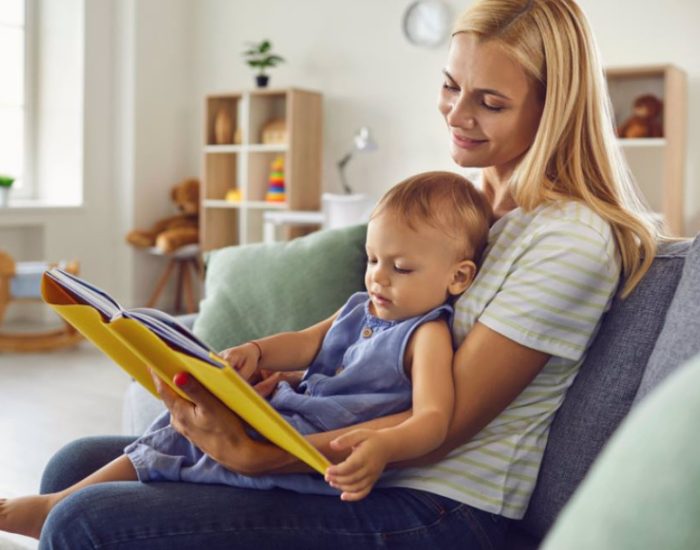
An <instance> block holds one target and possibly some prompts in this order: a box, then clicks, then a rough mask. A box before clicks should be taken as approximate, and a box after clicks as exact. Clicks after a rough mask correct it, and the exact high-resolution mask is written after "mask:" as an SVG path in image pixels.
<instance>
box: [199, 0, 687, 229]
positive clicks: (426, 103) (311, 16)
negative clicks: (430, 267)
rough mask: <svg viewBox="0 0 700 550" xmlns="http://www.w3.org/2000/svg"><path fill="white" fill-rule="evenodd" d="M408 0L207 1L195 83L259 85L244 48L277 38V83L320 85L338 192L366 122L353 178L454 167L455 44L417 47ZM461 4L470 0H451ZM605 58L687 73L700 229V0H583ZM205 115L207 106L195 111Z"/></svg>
mask: <svg viewBox="0 0 700 550" xmlns="http://www.w3.org/2000/svg"><path fill="white" fill-rule="evenodd" d="M410 3H411V0H392V1H376V0H355V1H354V2H339V1H337V0H297V1H295V2H293V3H292V2H289V1H288V0H236V2H230V1H228V0H201V1H199V2H198V9H197V10H196V16H197V19H196V24H197V27H196V33H197V38H196V41H197V43H196V47H197V58H196V63H195V68H196V73H195V75H196V78H195V80H196V82H197V93H198V96H199V97H202V96H203V95H204V94H205V93H208V92H212V91H221V90H236V89H241V88H248V87H250V86H251V85H252V72H251V70H250V69H249V68H248V67H247V66H246V65H245V64H244V62H243V60H242V59H241V56H240V55H239V54H240V52H241V51H242V50H243V43H244V42H245V41H248V40H256V41H258V40H260V39H262V38H269V39H271V40H272V42H273V44H274V47H275V49H276V50H278V53H280V54H281V55H283V56H284V57H286V58H287V60H288V62H287V63H286V64H283V65H281V66H279V67H278V68H275V69H273V70H272V72H271V74H272V79H271V81H272V82H271V84H272V85H273V86H275V87H277V86H280V87H283V86H290V85H294V86H299V87H309V88H314V89H318V90H320V91H322V92H323V94H324V97H325V104H324V108H325V128H324V130H325V142H324V145H325V151H324V155H325V161H324V186H325V188H326V189H332V190H338V189H339V187H338V176H337V171H336V168H335V165H334V162H335V161H337V160H338V159H339V158H340V157H341V156H342V155H343V154H344V153H345V148H346V147H348V145H349V141H350V139H351V136H352V134H353V132H354V130H355V129H356V128H357V127H359V126H362V125H369V126H370V127H372V129H373V130H374V131H375V134H376V139H377V142H378V143H379V150H378V151H377V152H375V153H372V154H367V155H364V156H362V157H359V156H358V157H356V158H355V159H354V160H353V161H352V163H350V164H349V165H348V177H349V179H350V181H351V183H352V185H354V186H355V187H356V188H357V189H359V190H362V191H368V192H372V193H375V194H380V193H381V192H382V191H384V190H385V189H387V188H388V187H389V186H390V185H392V184H393V183H395V182H397V181H398V180H400V179H402V178H403V177H404V176H406V175H409V174H411V173H414V172H417V171H421V170H428V169H440V168H444V169H451V170H455V169H456V167H455V165H454V164H453V163H452V162H451V160H450V158H449V156H448V155H447V141H446V139H447V136H446V132H445V131H444V127H443V123H442V121H441V120H440V117H439V116H438V113H437V109H436V99H437V94H438V90H439V86H440V83H441V81H440V78H441V75H440V69H441V68H442V66H443V63H444V59H445V53H446V48H447V45H445V46H443V47H441V48H438V49H436V50H425V49H419V48H416V47H414V46H411V45H410V44H408V43H407V42H406V40H405V39H404V38H403V36H402V33H401V19H402V15H403V12H404V10H405V9H406V7H407V6H408V5H409V4H410ZM448 4H449V5H450V6H451V8H452V10H453V12H454V13H455V14H457V13H458V12H459V11H461V10H462V9H463V8H465V7H466V6H467V5H468V2H466V1H459V0H448ZM581 6H582V7H583V9H584V10H585V12H586V13H587V14H588V16H589V19H590V21H591V25H592V27H593V29H594V32H595V33H596V36H597V38H598V42H599V47H600V49H601V52H602V54H603V60H604V63H605V64H606V65H611V66H612V65H614V66H619V65H636V64H657V63H673V64H676V65H679V66H680V67H682V68H684V69H685V70H686V71H687V72H688V81H689V95H688V97H689V113H688V114H689V135H688V168H687V185H686V189H687V191H686V196H687V200H686V213H687V219H688V220H689V221H690V222H691V223H690V228H689V232H697V231H698V230H700V186H698V179H700V173H699V170H700V168H699V167H698V166H697V161H696V160H695V159H694V158H693V157H694V155H693V154H692V152H693V151H697V150H698V149H699V148H700V108H699V107H700V82H699V79H700V56H698V55H697V52H698V51H700V38H699V35H698V32H697V24H698V22H699V21H700V3H699V2H696V1H695V0H672V1H667V2H655V3H651V4H649V5H647V4H645V6H644V7H643V8H641V7H640V5H639V3H638V2H635V1H633V0H615V1H614V2H610V1H609V0H581ZM199 113H201V109H200V111H199Z"/></svg>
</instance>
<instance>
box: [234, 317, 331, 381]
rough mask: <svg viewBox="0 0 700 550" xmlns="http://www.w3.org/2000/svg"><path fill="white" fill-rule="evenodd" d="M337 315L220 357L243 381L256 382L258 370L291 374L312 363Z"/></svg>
mask: <svg viewBox="0 0 700 550" xmlns="http://www.w3.org/2000/svg"><path fill="white" fill-rule="evenodd" d="M337 315H338V312H336V313H334V314H333V315H332V316H330V317H329V318H328V319H325V320H323V321H321V322H320V323H316V324H315V325H313V326H310V327H308V328H306V329H304V330H300V331H296V332H280V333H278V334H273V335H272V336H267V337H265V338H261V339H260V340H255V343H252V342H246V343H245V344H241V345H240V346H235V347H233V348H228V349H225V350H224V351H222V352H221V357H223V358H224V359H225V360H226V361H227V362H228V363H229V364H230V365H231V366H232V367H233V368H234V369H236V370H237V371H238V372H239V373H240V374H241V376H243V378H245V379H246V380H248V381H249V382H251V383H255V382H257V381H258V377H259V372H260V369H267V370H271V371H293V370H299V369H305V368H306V367H308V366H309V364H310V363H311V362H312V361H313V360H314V357H316V354H317V353H318V350H319V348H320V347H321V342H323V338H324V337H325V336H326V333H327V332H328V329H330V327H331V325H332V324H333V321H334V320H335V318H336V317H337Z"/></svg>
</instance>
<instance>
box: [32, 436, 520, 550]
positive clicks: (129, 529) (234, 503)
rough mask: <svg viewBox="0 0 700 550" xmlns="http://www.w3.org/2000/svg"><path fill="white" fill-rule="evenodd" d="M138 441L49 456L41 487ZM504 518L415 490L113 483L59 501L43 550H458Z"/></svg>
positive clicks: (97, 443)
mask: <svg viewBox="0 0 700 550" xmlns="http://www.w3.org/2000/svg"><path fill="white" fill-rule="evenodd" d="M131 441H133V438H124V437H93V438H86V439H81V440H78V441H75V442H73V443H71V444H69V445H67V446H66V447H64V448H63V449H62V450H61V451H59V452H58V453H57V454H56V455H55V456H54V457H53V458H52V459H51V461H50V462H49V464H48V466H47V468H46V471H45V472H44V477H43V479H42V483H41V492H42V493H48V492H54V491H58V490H61V489H63V488H65V487H67V486H69V485H72V484H73V483H75V482H77V481H78V480H80V479H82V478H83V477H85V476H87V475H88V474H90V473H92V472H93V471H94V470H96V469H98V468H100V467H101V466H103V465H104V464H106V463H107V462H109V461H111V460H112V459H114V458H116V457H117V456H119V455H120V454H122V449H123V448H124V446H125V445H127V444H128V443H130V442H131ZM506 527H507V520H506V519H504V518H502V517H500V516H497V515H493V514H490V513H488V512H484V511H481V510H477V509H475V508H472V507H470V506H467V505H465V504H462V503H460V502H456V501H453V500H450V499H448V498H444V497H441V496H438V495H433V494H430V493H426V492H423V491H416V490H412V489H400V488H398V489H397V488H390V489H389V488H387V489H375V490H374V491H372V493H371V494H370V495H369V496H368V497H367V498H365V499H363V500H361V501H359V502H354V503H349V502H343V501H341V500H340V499H339V498H338V497H335V496H321V495H307V494H299V493H294V492H291V491H284V490H279V489H274V490H253V489H238V488H234V487H228V486H223V485H200V484H190V483H178V482H163V483H140V482H113V483H104V484H100V485H94V486H91V487H87V488H85V489H82V490H80V491H78V492H77V493H74V494H73V495H71V496H70V497H68V498H66V499H64V500H63V501H61V502H60V503H59V504H57V505H56V506H55V507H54V509H53V510H52V511H51V513H50V514H49V516H48V518H47V520H46V523H45V524H44V528H43V530H42V533H41V542H40V545H39V548H40V549H42V550H48V549H52V550H55V549H61V550H65V549H70V550H80V549H83V548H91V549H94V548H109V549H115V548H128V549H133V550H139V549H148V550H160V549H164V550H165V549H167V550H178V549H188V550H190V549H197V548H203V549H205V550H218V549H223V548H240V549H246V548H249V549H255V550H266V549H279V548H285V549H289V550H292V549H297V548H298V549H302V548H303V549H305V550H311V549H315V548H324V549H325V548H331V549H333V550H344V549H352V550H356V549H358V548H362V549H364V548H400V549H412V548H431V549H440V548H450V549H452V548H460V549H481V548H498V547H499V546H501V544H502V542H503V538H504V533H505V530H506Z"/></svg>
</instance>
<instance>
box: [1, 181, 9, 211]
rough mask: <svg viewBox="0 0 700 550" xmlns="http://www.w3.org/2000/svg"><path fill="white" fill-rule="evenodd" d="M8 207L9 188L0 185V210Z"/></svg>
mask: <svg viewBox="0 0 700 550" xmlns="http://www.w3.org/2000/svg"><path fill="white" fill-rule="evenodd" d="M9 205H10V187H5V186H3V185H0V208H4V207H6V206H9Z"/></svg>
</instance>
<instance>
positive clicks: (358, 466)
mask: <svg viewBox="0 0 700 550" xmlns="http://www.w3.org/2000/svg"><path fill="white" fill-rule="evenodd" d="M331 447H333V448H335V449H339V450H340V449H347V448H348V447H351V448H352V453H351V454H350V456H349V457H348V458H346V459H345V460H344V461H343V462H341V463H340V464H336V465H335V466H331V467H330V468H328V469H327V470H326V476H325V477H326V481H327V482H328V483H329V485H330V486H331V487H335V488H336V489H339V490H340V491H342V494H341V495H340V498H341V499H342V500H347V501H353V500H360V499H363V498H365V497H366V496H367V495H368V494H369V492H370V491H371V490H372V487H373V486H374V484H375V483H376V482H377V480H378V479H379V476H381V474H382V472H383V471H384V467H385V466H386V463H387V461H388V460H389V454H388V453H389V451H388V448H387V446H386V444H385V443H384V440H383V439H382V436H381V434H380V433H379V432H376V431H374V430H353V431H351V432H349V433H346V434H345V435H341V436H340V437H337V438H336V439H334V440H333V441H331Z"/></svg>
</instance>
